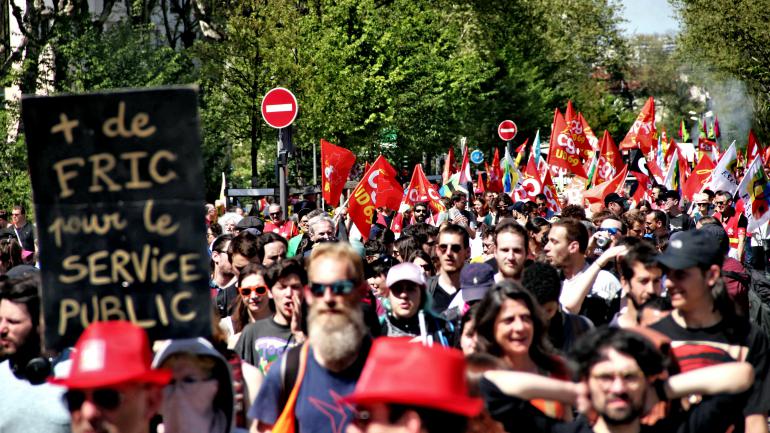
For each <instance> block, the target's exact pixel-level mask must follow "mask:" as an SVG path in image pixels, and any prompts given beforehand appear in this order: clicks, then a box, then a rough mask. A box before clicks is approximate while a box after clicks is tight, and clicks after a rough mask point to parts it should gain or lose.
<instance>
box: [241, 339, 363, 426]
mask: <svg viewBox="0 0 770 433" xmlns="http://www.w3.org/2000/svg"><path fill="white" fill-rule="evenodd" d="M370 346H371V341H370V340H369V339H368V338H367V340H366V341H365V342H364V344H363V346H362V348H361V351H360V354H359V356H358V359H357V360H356V362H354V363H353V365H351V366H350V367H348V368H347V369H346V370H344V371H342V372H340V373H334V372H331V371H329V370H327V369H325V368H324V367H322V366H321V365H320V364H319V363H318V362H317V361H316V360H315V357H314V356H313V349H312V347H311V348H310V350H308V357H307V358H308V360H307V367H306V368H305V377H304V378H303V379H302V386H301V387H300V389H299V394H298V396H297V405H296V408H295V415H296V418H297V428H298V429H299V430H298V431H299V433H343V432H344V431H345V429H346V428H347V425H348V423H349V422H350V420H351V417H352V414H353V409H352V407H350V406H349V405H347V404H343V403H340V402H338V400H339V398H340V397H343V396H346V395H348V394H350V393H352V392H353V389H354V388H355V387H356V382H357V381H358V377H359V376H360V375H361V370H362V369H363V366H364V362H365V361H366V356H367V354H368V353H369V347H370ZM282 356H286V353H284V354H283V355H282ZM279 365H280V360H279V362H277V363H276V365H274V366H273V367H274V368H271V369H270V370H269V371H268V372H267V376H266V377H265V382H264V383H263V384H262V387H261V388H260V389H259V394H258V395H257V398H256V400H254V404H253V405H252V406H251V409H249V417H250V418H252V419H257V420H259V421H260V422H262V423H265V424H269V425H273V424H275V422H276V421H277V420H278V417H279V416H280V415H281V411H282V410H283V408H282V407H278V404H279V398H280V394H281V369H280V368H279ZM290 392H291V390H287V391H286V395H288V394H289V393H290Z"/></svg>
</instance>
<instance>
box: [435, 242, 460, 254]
mask: <svg viewBox="0 0 770 433" xmlns="http://www.w3.org/2000/svg"><path fill="white" fill-rule="evenodd" d="M438 249H439V251H441V253H442V254H443V253H446V251H447V250H448V249H451V250H452V252H453V253H459V252H460V251H461V250H462V249H463V247H462V245H460V244H439V245H438Z"/></svg>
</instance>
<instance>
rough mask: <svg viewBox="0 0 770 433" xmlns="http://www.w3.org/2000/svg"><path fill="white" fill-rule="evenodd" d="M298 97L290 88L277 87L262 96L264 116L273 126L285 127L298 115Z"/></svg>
mask: <svg viewBox="0 0 770 433" xmlns="http://www.w3.org/2000/svg"><path fill="white" fill-rule="evenodd" d="M298 110H299V107H298V106H297V98H295V97H294V94H293V93H291V92H290V91H289V90H287V89H284V88H283V87H276V88H275V89H273V90H271V91H269V92H267V94H266V95H265V97H264V98H262V118H263V119H265V122H267V124H268V125H270V126H272V127H273V128H285V127H287V126H289V125H291V122H294V119H295V118H296V117H297V111H298Z"/></svg>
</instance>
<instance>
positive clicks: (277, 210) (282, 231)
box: [265, 204, 299, 239]
mask: <svg viewBox="0 0 770 433" xmlns="http://www.w3.org/2000/svg"><path fill="white" fill-rule="evenodd" d="M267 213H268V215H269V216H270V221H269V222H267V223H266V224H265V232H271V233H278V234H279V235H281V236H283V237H284V238H286V239H291V238H293V237H294V236H297V235H298V234H299V228H298V227H297V224H296V223H294V221H291V220H285V219H284V217H283V210H281V206H280V205H278V204H271V205H270V206H269V207H268V208H267Z"/></svg>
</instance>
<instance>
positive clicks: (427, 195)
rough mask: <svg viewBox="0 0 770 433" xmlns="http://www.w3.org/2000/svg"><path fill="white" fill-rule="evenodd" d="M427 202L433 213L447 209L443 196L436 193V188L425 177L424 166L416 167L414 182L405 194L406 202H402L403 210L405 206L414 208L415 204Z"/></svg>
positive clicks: (410, 183) (413, 174)
mask: <svg viewBox="0 0 770 433" xmlns="http://www.w3.org/2000/svg"><path fill="white" fill-rule="evenodd" d="M420 202H427V203H428V205H429V206H430V207H431V209H433V213H434V214H437V213H439V212H444V211H445V210H446V208H445V207H444V205H443V204H441V196H440V195H439V194H438V191H436V187H435V186H434V185H433V184H432V183H430V182H429V181H428V178H427V177H426V176H425V172H424V171H423V169H422V164H417V165H415V166H414V171H413V172H412V180H411V181H410V182H409V187H408V188H407V189H406V194H404V200H403V201H402V202H401V208H403V207H404V204H407V205H409V206H412V207H414V204H415V203H420Z"/></svg>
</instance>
